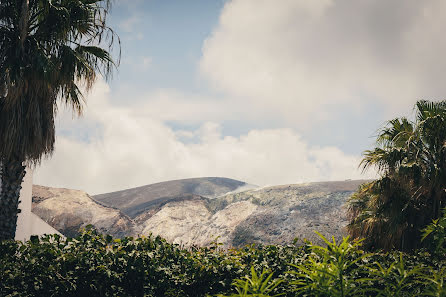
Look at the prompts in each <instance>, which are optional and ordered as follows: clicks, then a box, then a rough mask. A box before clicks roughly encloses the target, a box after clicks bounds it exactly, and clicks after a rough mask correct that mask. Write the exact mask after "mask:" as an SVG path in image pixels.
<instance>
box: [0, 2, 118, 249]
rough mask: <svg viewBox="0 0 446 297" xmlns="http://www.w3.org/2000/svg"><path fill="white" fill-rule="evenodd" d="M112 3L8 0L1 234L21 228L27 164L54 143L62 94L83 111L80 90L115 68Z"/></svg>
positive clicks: (1, 12)
mask: <svg viewBox="0 0 446 297" xmlns="http://www.w3.org/2000/svg"><path fill="white" fill-rule="evenodd" d="M109 9H110V0H1V1H0V163H1V177H2V180H1V185H2V189H1V194H0V240H3V239H12V238H14V235H15V229H16V224H17V214H18V212H19V211H20V210H18V205H19V201H18V199H19V193H20V188H21V183H22V180H23V177H24V175H25V164H37V163H39V162H40V160H41V159H42V157H44V156H48V155H50V154H51V153H52V152H53V150H54V141H55V127H54V117H55V114H56V111H57V105H58V102H59V100H60V101H61V102H62V103H65V104H66V105H67V106H69V107H71V108H72V109H73V111H75V112H76V113H77V114H81V112H82V103H83V97H82V93H81V91H80V89H81V88H85V89H86V90H89V89H90V88H91V87H92V85H93V83H94V81H95V79H96V78H97V76H98V74H102V75H103V76H104V77H105V78H109V77H110V75H111V72H112V70H113V68H114V67H115V63H114V61H113V60H112V58H111V54H110V53H109V52H110V51H111V50H112V49H113V44H115V43H116V41H117V42H118V43H119V38H117V36H116V35H115V33H114V32H113V30H112V29H111V28H109V27H108V26H107V25H106V17H107V15H108V13H109ZM104 46H105V47H106V49H104Z"/></svg>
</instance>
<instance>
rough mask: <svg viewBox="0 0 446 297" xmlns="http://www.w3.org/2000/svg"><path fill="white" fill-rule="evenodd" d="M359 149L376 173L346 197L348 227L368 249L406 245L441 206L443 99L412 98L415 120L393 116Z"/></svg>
mask: <svg viewBox="0 0 446 297" xmlns="http://www.w3.org/2000/svg"><path fill="white" fill-rule="evenodd" d="M376 143H377V146H376V148H374V149H373V150H369V151H366V152H365V155H364V159H363V161H362V165H363V168H364V169H367V168H369V167H375V168H376V169H377V170H378V172H379V173H380V175H381V177H380V178H379V179H377V180H376V181H373V182H371V183H369V184H366V185H363V186H362V187H361V188H360V189H359V191H358V192H357V193H356V194H355V195H353V197H352V198H351V200H350V213H351V215H352V220H351V223H350V225H349V232H350V234H351V235H352V236H353V237H355V238H356V237H358V238H366V242H365V245H366V246H367V247H368V248H382V249H387V250H390V249H392V248H396V249H400V250H412V249H415V248H418V247H419V244H420V239H421V236H422V234H421V230H422V229H423V228H425V227H426V225H427V224H429V223H430V222H431V221H432V220H436V219H438V218H439V217H440V216H441V208H444V207H445V206H446V192H445V189H446V101H440V102H429V101H418V102H417V104H416V106H415V119H414V120H410V119H408V118H405V117H401V118H396V119H393V120H391V121H389V122H388V123H387V125H386V126H385V127H384V128H383V129H382V130H381V131H380V133H379V135H378V137H377V140H376Z"/></svg>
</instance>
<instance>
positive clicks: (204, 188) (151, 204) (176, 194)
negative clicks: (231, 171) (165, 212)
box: [93, 177, 255, 218]
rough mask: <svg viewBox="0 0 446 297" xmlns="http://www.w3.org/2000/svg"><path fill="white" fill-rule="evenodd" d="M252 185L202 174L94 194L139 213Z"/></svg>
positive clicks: (109, 203)
mask: <svg viewBox="0 0 446 297" xmlns="http://www.w3.org/2000/svg"><path fill="white" fill-rule="evenodd" d="M240 188H245V189H248V188H250V189H252V188H255V186H251V185H248V184H247V183H245V182H242V181H238V180H234V179H230V178H223V177H202V178H189V179H180V180H172V181H166V182H161V183H156V184H151V185H147V186H142V187H137V188H132V189H128V190H122V191H117V192H112V193H106V194H100V195H95V196H93V199H94V200H96V201H97V202H99V203H101V204H102V205H105V206H109V207H114V208H117V209H120V210H121V211H122V212H123V213H125V214H126V215H128V216H130V217H132V218H135V217H136V216H137V215H139V214H141V213H143V212H145V211H149V210H152V209H155V208H159V207H160V206H162V205H164V204H166V203H168V202H174V201H180V200H182V199H186V200H187V199H191V198H197V197H198V196H201V197H205V198H215V197H218V196H220V195H222V194H225V193H228V192H232V191H236V190H237V189H240Z"/></svg>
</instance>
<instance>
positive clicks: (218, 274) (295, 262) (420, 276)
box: [0, 230, 446, 296]
mask: <svg viewBox="0 0 446 297" xmlns="http://www.w3.org/2000/svg"><path fill="white" fill-rule="evenodd" d="M360 246H361V244H360V242H358V241H349V240H348V239H344V240H343V241H341V242H339V243H336V242H334V241H328V240H326V245H325V246H317V245H312V244H311V243H307V244H306V245H303V246H296V245H288V246H246V247H245V248H242V249H233V250H223V249H220V248H219V247H218V244H215V245H214V246H212V247H208V248H182V247H180V246H178V245H173V244H169V243H167V242H166V241H165V240H163V239H161V238H160V237H153V236H149V237H146V238H136V239H132V238H124V239H113V238H111V237H110V236H104V235H100V234H98V233H96V231H94V230H87V231H86V232H84V233H83V234H82V235H80V236H79V237H77V238H66V239H65V238H62V237H60V236H57V235H52V236H45V237H41V238H38V237H33V238H32V239H31V240H30V241H28V242H26V243H20V242H14V241H3V242H1V243H0V296H216V295H219V296H279V295H280V296H417V295H420V294H422V293H423V294H432V295H429V296H445V295H444V294H446V286H445V285H443V279H444V276H445V270H444V267H445V266H444V264H445V263H446V262H443V261H441V260H440V258H436V257H432V255H430V254H428V253H426V252H419V253H418V254H415V255H407V254H399V253H396V252H394V253H374V254H369V253H365V252H364V251H362V250H361V248H360ZM278 294H279V295H278Z"/></svg>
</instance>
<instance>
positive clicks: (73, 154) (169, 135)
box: [35, 82, 363, 194]
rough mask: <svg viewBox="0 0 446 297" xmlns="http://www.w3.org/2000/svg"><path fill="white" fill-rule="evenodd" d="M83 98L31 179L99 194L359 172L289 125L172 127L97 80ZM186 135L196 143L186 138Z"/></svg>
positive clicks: (64, 118) (353, 160)
mask: <svg viewBox="0 0 446 297" xmlns="http://www.w3.org/2000/svg"><path fill="white" fill-rule="evenodd" d="M88 102H89V103H90V104H89V106H88V109H87V110H86V113H85V115H84V117H83V118H82V119H79V120H77V121H76V122H73V121H72V119H71V114H63V115H61V118H60V121H59V127H60V128H61V131H62V132H61V133H59V136H58V137H57V142H56V151H55V154H54V155H53V157H52V158H51V159H49V160H46V161H44V162H43V164H42V166H41V167H40V168H38V170H36V171H35V183H43V184H45V185H50V186H58V187H70V188H76V189H82V190H86V191H88V192H89V193H91V194H97V193H102V192H109V191H114V190H120V189H125V188H130V187H135V186H140V185H145V184H150V183H154V182H160V181H164V180H170V179H177V178H188V177H197V176H225V177H231V178H235V179H239V180H243V181H246V182H249V183H253V184H258V185H272V184H285V183H297V182H307V181H318V180H343V179H347V178H352V179H353V178H361V177H363V176H362V175H360V172H359V171H358V169H357V166H358V161H359V158H358V156H351V155H347V154H344V153H343V152H342V151H340V150H339V149H337V148H335V147H312V146H310V145H309V144H308V143H306V142H305V140H303V139H302V138H301V137H300V136H299V135H298V134H297V133H295V132H294V131H293V130H291V129H267V130H252V131H250V132H249V133H247V134H245V135H241V136H240V137H229V136H226V137H223V136H222V135H221V132H220V128H221V127H220V125H219V124H217V123H214V122H206V123H203V124H202V125H201V126H200V128H198V129H196V130H194V131H174V130H172V129H171V128H169V127H168V126H166V125H165V124H164V123H163V121H162V120H159V119H157V118H155V117H153V116H151V112H152V110H151V109H144V108H142V107H141V106H140V105H134V106H131V105H130V106H127V107H122V106H121V107H116V106H115V105H113V104H111V103H110V90H109V87H108V85H107V84H105V83H104V82H99V83H98V84H96V86H95V87H94V90H93V91H92V93H91V94H90V95H89V98H88ZM159 112H162V111H159ZM70 131H77V132H76V134H73V133H69V132H70ZM91 135H94V137H91ZM184 137H192V138H194V139H195V141H193V142H183V141H181V139H182V138H184Z"/></svg>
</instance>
